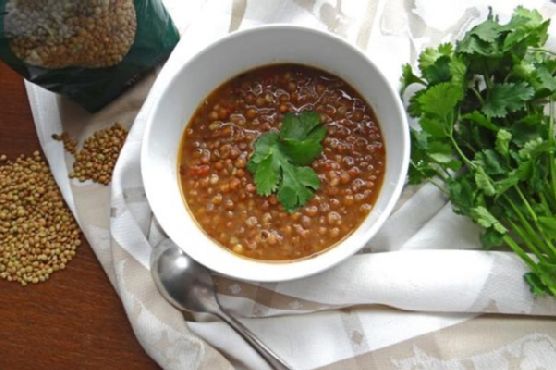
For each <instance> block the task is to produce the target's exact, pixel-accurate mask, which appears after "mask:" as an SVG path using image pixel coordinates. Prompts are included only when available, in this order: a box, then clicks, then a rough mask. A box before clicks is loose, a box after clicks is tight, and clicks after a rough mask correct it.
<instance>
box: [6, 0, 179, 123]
mask: <svg viewBox="0 0 556 370" xmlns="http://www.w3.org/2000/svg"><path fill="white" fill-rule="evenodd" d="M178 40H179V34H178V31H177V29H176V27H175V26H174V24H173V22H172V19H171V18H170V16H169V14H168V12H167V11H166V9H165V8H164V6H163V5H162V3H161V0H0V59H2V60H3V61H4V62H6V63H7V64H8V65H9V66H11V67H12V68H13V69H14V70H15V71H17V72H18V73H19V74H21V75H22V76H24V77H25V78H26V79H27V80H29V81H31V82H34V83H36V84H37V85H40V86H42V87H44V88H47V89H49V90H51V91H54V92H57V93H59V94H61V95H64V96H67V97H68V98H70V99H71V100H73V101H75V102H77V103H78V104H80V105H81V106H83V107H84V108H85V109H87V110H88V111H90V112H95V111H98V110H100V109H101V108H102V107H104V106H105V105H107V104H108V103H109V102H110V101H112V100H113V99H115V98H116V97H118V96H119V95H120V94H121V93H122V92H123V91H124V90H125V89H126V88H128V87H129V86H131V85H132V84H133V83H134V82H135V81H137V80H138V79H139V78H140V77H142V76H143V75H145V74H146V73H147V72H148V71H149V70H151V69H152V68H153V67H154V66H156V65H157V64H159V63H160V62H162V61H163V60H165V59H166V58H167V57H168V55H169V54H170V52H171V51H172V49H173V48H174V46H175V45H176V43H177V42H178Z"/></svg>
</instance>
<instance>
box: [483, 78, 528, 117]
mask: <svg viewBox="0 0 556 370" xmlns="http://www.w3.org/2000/svg"><path fill="white" fill-rule="evenodd" d="M534 94H535V91H534V90H533V88H531V87H530V86H527V84H526V83H524V82H521V83H517V84H513V83H504V84H499V85H495V86H494V87H493V88H492V89H489V95H488V97H487V100H486V102H485V105H484V106H483V112H484V113H485V114H486V115H487V116H489V117H503V116H504V115H506V114H508V113H510V112H515V111H518V110H521V109H523V108H524V107H525V101H526V100H528V99H530V98H532V97H533V95H534Z"/></svg>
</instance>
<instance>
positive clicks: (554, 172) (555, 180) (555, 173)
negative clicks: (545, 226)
mask: <svg viewBox="0 0 556 370" xmlns="http://www.w3.org/2000/svg"><path fill="white" fill-rule="evenodd" d="M549 112H550V117H549V123H548V140H550V141H551V142H552V146H553V147H556V137H555V135H556V133H555V132H554V101H553V100H551V101H550V103H549ZM548 160H549V161H550V163H549V169H550V180H551V183H552V197H553V198H552V199H553V200H554V201H555V202H556V160H555V158H554V152H553V151H551V152H550V153H549V155H548Z"/></svg>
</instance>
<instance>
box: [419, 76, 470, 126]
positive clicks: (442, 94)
mask: <svg viewBox="0 0 556 370" xmlns="http://www.w3.org/2000/svg"><path fill="white" fill-rule="evenodd" d="M462 97H463V91H462V89H461V87H459V86H457V85H454V84H452V83H450V82H444V83H440V84H438V85H435V86H433V87H430V88H428V89H427V90H425V93H424V94H423V95H421V96H419V98H418V99H419V105H420V109H421V111H422V112H423V113H428V114H433V115H436V116H438V117H440V118H443V119H445V118H446V117H447V116H448V115H449V114H450V113H453V111H454V109H455V107H456V105H457V104H458V103H459V102H460V100H461V99H462Z"/></svg>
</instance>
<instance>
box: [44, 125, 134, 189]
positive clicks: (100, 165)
mask: <svg viewBox="0 0 556 370" xmlns="http://www.w3.org/2000/svg"><path fill="white" fill-rule="evenodd" d="M53 137H54V139H57V140H61V141H62V142H63V143H64V148H66V150H68V151H69V152H70V153H73V154H74V157H75V161H74V162H73V170H72V172H71V173H70V178H75V179H78V180H79V181H81V182H84V181H87V180H92V181H94V182H96V183H99V184H102V185H108V184H109V183H110V181H111V180H112V172H113V171H114V166H115V165H116V161H117V160H118V157H119V156H120V150H121V149H122V146H123V145H124V142H125V139H126V137H127V130H126V129H125V128H124V127H122V125H120V124H119V123H116V124H114V125H112V126H111V127H109V128H106V129H103V130H99V131H97V132H95V133H94V134H93V135H92V136H90V137H88V138H87V139H85V142H84V143H83V148H82V149H80V150H76V149H75V147H72V146H70V149H71V148H73V151H71V150H69V149H68V148H67V147H66V141H68V140H70V139H67V138H69V136H68V135H67V133H62V134H60V135H55V136H53ZM64 138H66V139H64Z"/></svg>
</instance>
